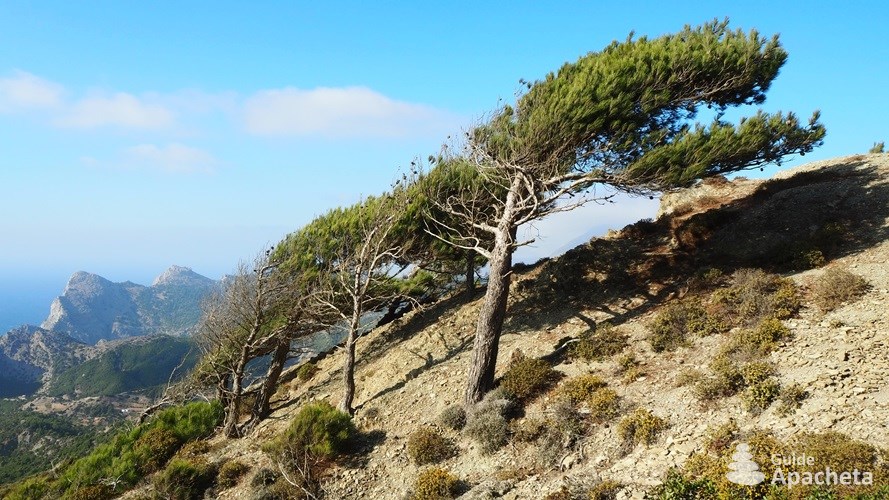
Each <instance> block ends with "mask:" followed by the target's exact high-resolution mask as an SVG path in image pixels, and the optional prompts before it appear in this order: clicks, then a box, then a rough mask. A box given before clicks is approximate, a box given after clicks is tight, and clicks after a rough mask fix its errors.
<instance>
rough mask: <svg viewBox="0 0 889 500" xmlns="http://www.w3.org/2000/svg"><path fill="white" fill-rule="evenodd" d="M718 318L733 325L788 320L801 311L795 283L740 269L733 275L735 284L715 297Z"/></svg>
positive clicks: (771, 275) (751, 270)
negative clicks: (718, 310) (770, 319)
mask: <svg viewBox="0 0 889 500" xmlns="http://www.w3.org/2000/svg"><path fill="white" fill-rule="evenodd" d="M713 301H714V304H715V305H716V306H717V307H719V308H720V309H721V312H720V313H719V316H720V317H722V318H726V319H727V320H728V321H729V322H730V323H731V324H734V325H741V326H745V325H746V326H749V325H756V324H758V323H759V322H761V321H762V320H763V319H767V318H776V319H786V318H789V317H791V316H793V315H794V314H796V312H797V311H798V310H799V308H800V298H799V293H798V292H797V288H796V285H795V284H794V283H793V280H790V279H787V278H782V277H781V276H778V275H776V274H769V273H766V272H765V271H762V270H760V269H741V270H738V271H736V272H735V273H734V274H732V285H731V286H730V287H728V288H723V289H721V290H718V291H717V292H716V293H715V294H714V295H713Z"/></svg>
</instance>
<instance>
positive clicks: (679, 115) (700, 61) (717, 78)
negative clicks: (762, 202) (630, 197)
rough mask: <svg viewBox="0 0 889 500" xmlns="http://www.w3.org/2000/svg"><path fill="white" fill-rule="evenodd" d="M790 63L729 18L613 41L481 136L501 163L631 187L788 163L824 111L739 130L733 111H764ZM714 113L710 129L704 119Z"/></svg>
mask: <svg viewBox="0 0 889 500" xmlns="http://www.w3.org/2000/svg"><path fill="white" fill-rule="evenodd" d="M786 59H787V53H786V52H785V51H784V49H782V48H781V45H780V43H779V41H778V36H777V35H775V36H773V37H771V38H769V39H767V38H764V37H762V36H761V35H760V34H759V33H758V32H756V31H755V30H751V31H750V32H749V33H745V32H743V31H741V30H737V31H732V30H730V29H729V26H728V20H725V21H713V22H710V23H707V24H704V25H703V26H699V27H696V28H692V27H689V26H686V27H685V28H684V29H683V30H682V31H680V32H678V33H676V34H670V35H664V36H661V37H658V38H654V39H649V38H646V37H641V38H638V39H634V38H633V36H632V35H631V36H630V37H628V38H627V40H626V41H624V42H620V43H619V42H613V43H611V44H610V45H609V46H608V47H606V48H605V49H604V50H602V51H601V52H591V53H589V54H587V55H585V56H583V57H581V58H580V59H578V60H577V61H576V62H573V63H567V64H565V65H564V66H562V68H561V69H559V71H558V72H556V73H550V74H549V75H547V76H546V77H545V78H544V79H543V80H540V81H537V82H533V83H531V82H529V83H527V87H528V90H527V92H526V93H525V94H524V95H522V96H521V97H520V98H519V100H518V102H517V104H516V106H515V107H514V108H513V107H509V106H507V107H504V108H503V109H501V110H500V111H499V112H498V113H497V114H495V116H494V117H493V118H492V120H491V121H490V122H489V123H487V124H485V125H483V126H481V127H479V128H478V129H476V130H475V131H474V132H473V134H472V138H474V139H475V140H476V141H479V142H481V143H484V144H485V148H486V149H487V150H488V151H489V153H490V154H491V156H492V157H494V158H495V159H496V160H498V161H507V162H511V163H515V164H522V165H525V167H526V168H532V169H533V168H535V166H539V168H545V169H546V171H547V172H551V171H552V167H553V165H557V168H558V169H559V170H561V171H563V172H571V171H576V172H584V173H590V174H592V175H591V177H595V178H598V179H605V180H606V182H607V181H608V180H609V179H610V180H611V182H609V183H611V184H614V185H615V186H617V187H622V188H627V189H655V190H656V189H665V188H670V187H677V186H683V185H688V184H689V183H691V182H692V181H693V180H695V179H697V178H700V177H703V176H707V175H714V174H720V173H727V172H733V171H737V170H741V169H744V168H750V167H753V166H757V165H760V164H763V163H769V162H779V161H780V160H781V158H782V157H784V156H786V155H788V154H794V153H801V154H805V153H807V152H809V151H811V150H812V149H813V148H814V147H816V146H818V145H820V143H821V141H822V139H823V137H824V134H825V129H824V127H823V126H822V125H821V124H820V123H819V122H818V119H819V115H818V113H817V112H815V113H814V114H813V115H812V117H811V119H810V120H809V121H808V123H807V124H806V125H804V126H803V125H801V124H800V121H799V120H798V119H797V117H796V116H795V115H794V114H793V113H786V114H784V113H780V112H778V113H774V114H769V113H765V112H762V111H758V112H756V113H755V114H754V116H752V117H749V118H746V119H742V120H740V121H739V122H738V123H737V124H732V123H729V122H727V121H725V120H724V119H723V118H724V115H723V113H724V112H725V111H726V110H727V109H729V108H732V107H737V106H744V105H758V104H762V103H763V102H764V101H765V95H766V92H767V91H768V89H769V87H770V85H771V83H772V81H773V80H774V78H775V77H776V76H777V75H778V71H779V69H780V68H781V66H782V65H783V64H784V62H785V61H786ZM705 108H706V109H710V110H712V111H711V112H710V113H709V115H713V116H712V118H711V117H710V116H708V117H707V121H709V123H707V124H700V123H698V122H697V121H696V118H698V117H699V113H701V112H702V110H703V109H705Z"/></svg>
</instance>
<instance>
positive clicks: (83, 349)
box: [0, 326, 90, 397]
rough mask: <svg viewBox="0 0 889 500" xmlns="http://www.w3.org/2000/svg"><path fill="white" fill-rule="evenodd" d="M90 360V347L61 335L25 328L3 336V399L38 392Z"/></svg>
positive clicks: (0, 374)
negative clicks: (37, 390)
mask: <svg viewBox="0 0 889 500" xmlns="http://www.w3.org/2000/svg"><path fill="white" fill-rule="evenodd" d="M89 357H90V353H89V348H88V346H86V345H84V344H83V343H81V342H78V341H76V340H74V339H72V338H71V337H69V336H67V335H65V334H63V333H58V332H53V331H49V330H44V329H42V328H38V327H36V326H22V327H19V328H15V329H13V330H10V331H9V332H8V333H7V334H6V335H3V336H0V382H2V384H0V386H2V387H3V389H2V391H0V396H6V397H8V396H17V395H19V394H25V393H29V392H32V391H33V390H36V388H38V387H40V386H41V385H42V384H43V383H45V382H47V381H49V380H50V379H51V378H52V377H53V375H55V374H58V373H61V372H62V371H64V370H66V369H68V368H70V367H71V366H73V365H75V364H77V363H80V362H82V361H84V360H85V359H87V358H89Z"/></svg>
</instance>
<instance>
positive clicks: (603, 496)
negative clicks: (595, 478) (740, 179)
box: [588, 479, 621, 500]
mask: <svg viewBox="0 0 889 500" xmlns="http://www.w3.org/2000/svg"><path fill="white" fill-rule="evenodd" d="M620 489H621V484H620V483H618V482H617V481H611V480H609V479H606V480H604V481H602V482H601V483H599V484H597V485H596V486H593V489H591V490H590V492H589V495H588V498H589V500H615V499H616V498H617V492H618V491H620Z"/></svg>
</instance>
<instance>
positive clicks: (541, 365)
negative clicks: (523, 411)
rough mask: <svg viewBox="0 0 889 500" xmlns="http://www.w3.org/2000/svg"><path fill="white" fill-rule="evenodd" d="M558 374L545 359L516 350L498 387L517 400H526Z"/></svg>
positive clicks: (553, 380) (544, 387)
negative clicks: (529, 356) (528, 355)
mask: <svg viewBox="0 0 889 500" xmlns="http://www.w3.org/2000/svg"><path fill="white" fill-rule="evenodd" d="M558 376H559V372H557V371H556V370H553V368H552V366H550V365H549V363H547V362H546V361H544V360H542V359H537V358H528V357H526V356H525V355H523V354H521V352H517V354H514V355H513V359H512V360H511V361H510V363H509V367H508V368H507V369H506V373H504V374H503V377H501V378H500V388H501V389H503V390H504V391H506V392H507V393H508V394H511V395H512V396H513V397H514V398H515V399H516V400H518V401H528V400H530V399H532V398H534V397H535V396H537V395H538V394H540V393H541V392H543V391H544V390H545V389H547V388H549V387H550V386H551V385H552V384H553V383H555V381H556V380H558Z"/></svg>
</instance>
